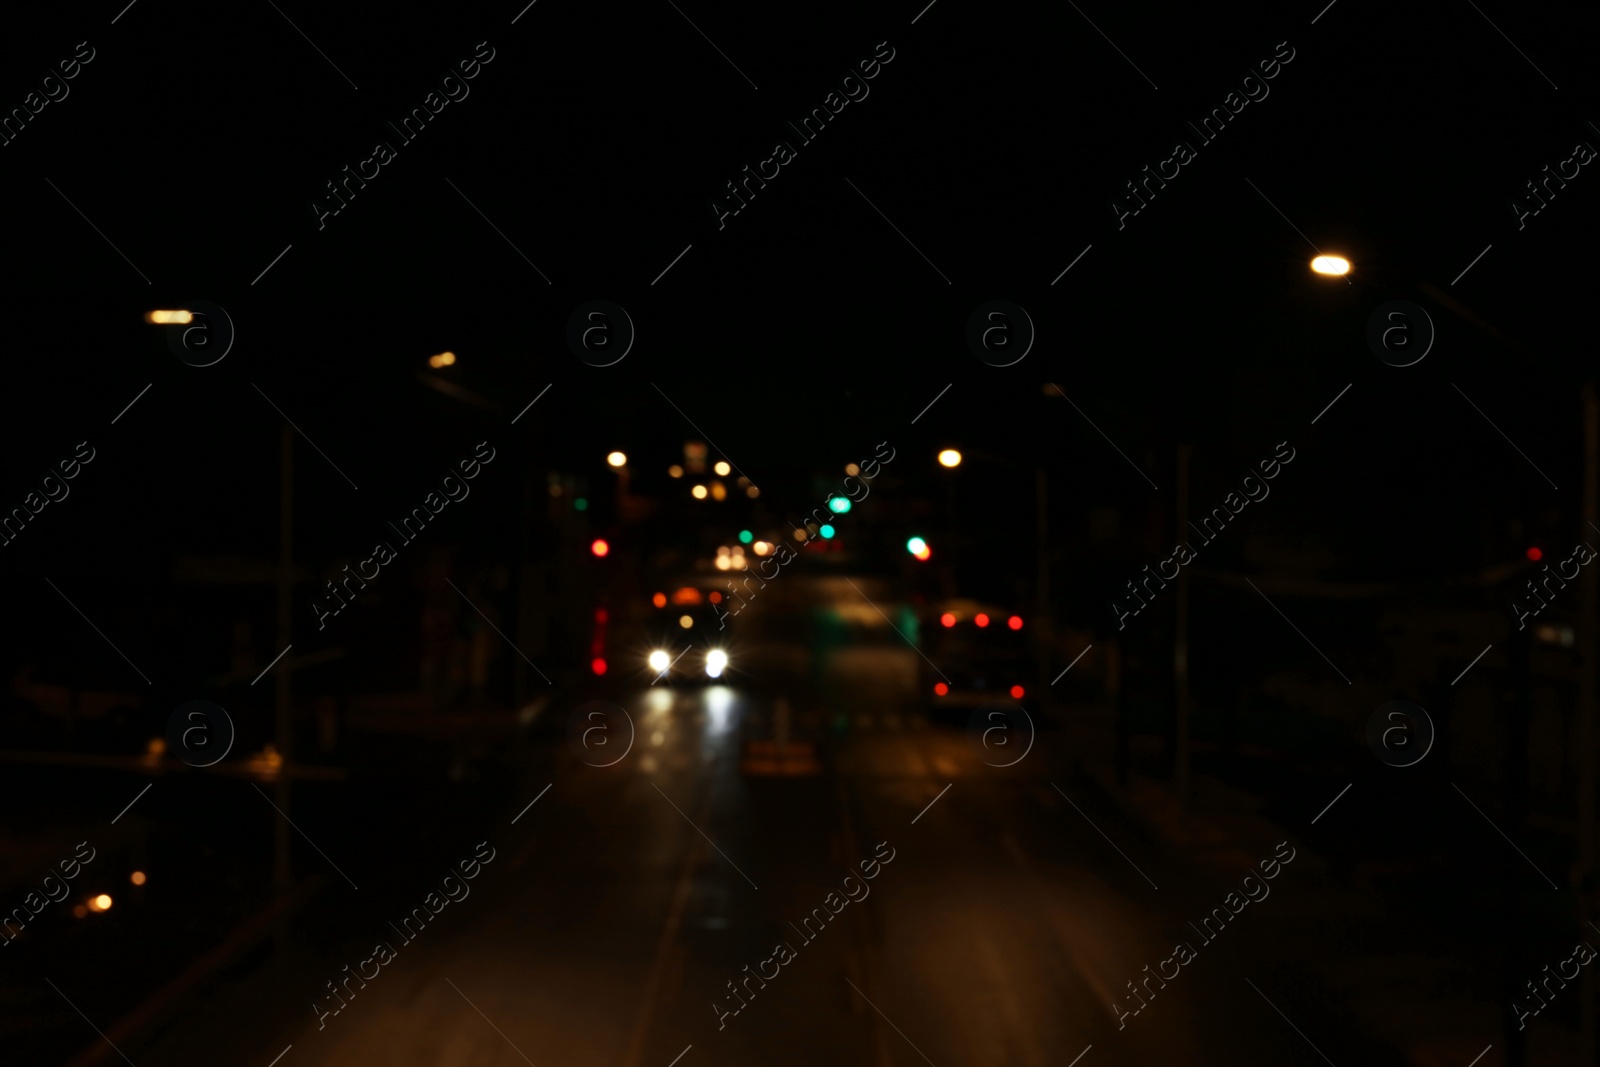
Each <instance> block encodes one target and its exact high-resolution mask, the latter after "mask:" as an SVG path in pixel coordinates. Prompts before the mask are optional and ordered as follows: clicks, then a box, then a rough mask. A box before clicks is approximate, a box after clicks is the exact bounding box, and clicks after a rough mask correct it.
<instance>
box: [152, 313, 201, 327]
mask: <svg viewBox="0 0 1600 1067" xmlns="http://www.w3.org/2000/svg"><path fill="white" fill-rule="evenodd" d="M144 321H146V322H148V323H152V324H154V325H156V326H182V325H184V324H185V323H189V322H193V321H194V314H193V313H192V312H188V311H146V312H145V313H144Z"/></svg>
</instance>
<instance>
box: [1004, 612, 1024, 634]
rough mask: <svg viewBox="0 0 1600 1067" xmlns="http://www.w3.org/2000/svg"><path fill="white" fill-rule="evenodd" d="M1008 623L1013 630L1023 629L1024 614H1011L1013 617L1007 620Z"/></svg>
mask: <svg viewBox="0 0 1600 1067" xmlns="http://www.w3.org/2000/svg"><path fill="white" fill-rule="evenodd" d="M1006 625H1007V626H1009V627H1011V628H1012V629H1013V630H1020V629H1022V616H1021V615H1013V616H1011V618H1009V619H1007V620H1006Z"/></svg>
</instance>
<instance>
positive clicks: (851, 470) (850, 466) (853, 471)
mask: <svg viewBox="0 0 1600 1067" xmlns="http://www.w3.org/2000/svg"><path fill="white" fill-rule="evenodd" d="M844 472H845V473H846V474H848V475H849V476H850V477H852V478H854V477H855V476H856V475H858V474H860V473H861V468H860V467H858V466H856V465H855V464H854V463H846V464H845V465H844Z"/></svg>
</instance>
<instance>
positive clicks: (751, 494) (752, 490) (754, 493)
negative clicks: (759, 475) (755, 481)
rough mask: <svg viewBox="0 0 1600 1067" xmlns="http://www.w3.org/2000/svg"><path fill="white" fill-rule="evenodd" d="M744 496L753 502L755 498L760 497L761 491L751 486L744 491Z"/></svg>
mask: <svg viewBox="0 0 1600 1067" xmlns="http://www.w3.org/2000/svg"><path fill="white" fill-rule="evenodd" d="M744 495H745V496H747V497H749V498H750V499H751V500H754V499H755V498H756V497H758V496H760V495H761V490H759V489H757V488H756V487H755V486H753V485H752V486H751V487H750V488H748V489H746V490H745V491H744Z"/></svg>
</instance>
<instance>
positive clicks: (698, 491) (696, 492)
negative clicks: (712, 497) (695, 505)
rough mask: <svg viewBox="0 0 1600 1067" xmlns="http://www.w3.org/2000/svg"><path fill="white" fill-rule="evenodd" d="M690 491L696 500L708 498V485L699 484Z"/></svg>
mask: <svg viewBox="0 0 1600 1067" xmlns="http://www.w3.org/2000/svg"><path fill="white" fill-rule="evenodd" d="M689 492H690V494H691V495H693V497H694V498H695V499H696V500H704V499H705V498H706V487H705V486H703V485H697V486H695V487H694V488H693V489H691V490H689Z"/></svg>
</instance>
